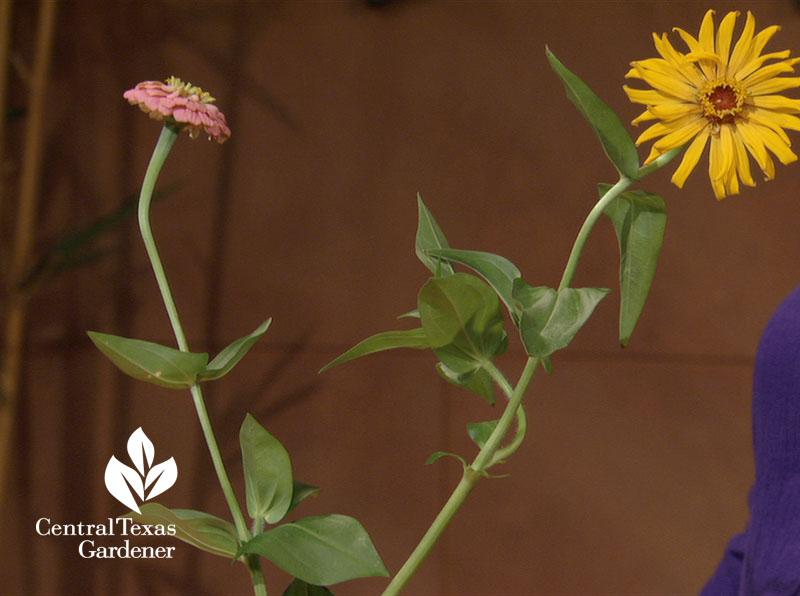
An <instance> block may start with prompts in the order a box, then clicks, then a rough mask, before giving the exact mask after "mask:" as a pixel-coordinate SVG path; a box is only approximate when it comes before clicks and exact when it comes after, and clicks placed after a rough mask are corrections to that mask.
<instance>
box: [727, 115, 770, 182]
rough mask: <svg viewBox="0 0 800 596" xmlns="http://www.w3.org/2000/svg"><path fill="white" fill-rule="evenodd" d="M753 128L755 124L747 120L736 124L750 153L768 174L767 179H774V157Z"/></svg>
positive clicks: (766, 174)
mask: <svg viewBox="0 0 800 596" xmlns="http://www.w3.org/2000/svg"><path fill="white" fill-rule="evenodd" d="M753 128H754V127H753V125H751V124H749V123H747V122H738V123H737V125H736V130H737V131H738V132H739V134H740V136H741V138H742V141H744V145H745V147H747V150H748V151H749V152H750V155H752V156H753V159H755V160H756V163H757V164H758V166H759V167H760V168H761V171H763V172H764V176H766V178H767V180H772V179H773V178H774V177H775V163H774V162H773V161H772V157H770V155H769V153H767V148H766V146H765V145H764V141H762V140H761V137H760V136H759V135H758V134H756V133H755V131H754V130H753Z"/></svg>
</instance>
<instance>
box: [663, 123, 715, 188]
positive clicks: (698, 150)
mask: <svg viewBox="0 0 800 596" xmlns="http://www.w3.org/2000/svg"><path fill="white" fill-rule="evenodd" d="M708 137H709V133H708V129H706V130H704V131H702V132H701V133H700V134H698V135H697V136H696V137H695V138H694V140H693V141H692V143H691V144H690V145H689V147H688V148H687V149H686V151H685V152H684V154H683V159H682V160H681V165H679V166H678V169H677V170H675V173H674V174H673V175H672V183H673V184H674V185H675V186H677V187H678V188H683V185H684V183H685V182H686V178H688V177H689V174H691V173H692V170H694V168H695V166H696V165H697V163H698V162H699V161H700V156H701V155H702V154H703V151H704V150H705V148H706V143H707V142H708Z"/></svg>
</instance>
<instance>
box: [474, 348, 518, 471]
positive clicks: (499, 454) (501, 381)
mask: <svg viewBox="0 0 800 596" xmlns="http://www.w3.org/2000/svg"><path fill="white" fill-rule="evenodd" d="M483 367H484V368H485V369H486V370H487V371H488V372H489V374H490V375H491V376H492V378H493V379H494V382H495V383H497V384H498V385H499V386H500V388H501V389H502V390H503V393H505V394H506V397H507V398H508V399H511V396H512V395H513V393H514V388H513V387H512V386H511V383H509V382H508V379H506V377H505V375H504V374H503V373H502V372H501V371H500V369H499V368H497V366H495V364H494V362H492V361H491V360H489V361H487V362H486V363H484V366H483ZM527 432H528V417H527V415H526V414H525V408H524V406H522V405H520V406H519V408H518V409H517V434H516V435H514V439H513V440H512V441H511V442H510V443H509V444H508V445H506V446H505V447H503V448H501V449H498V450H497V451H496V452H495V454H494V457H493V461H492V463H491V464H490V465H489V467H491V466H493V465H494V464H496V463H499V462H501V461H505V460H507V459H508V458H509V457H511V455H512V454H513V453H514V452H515V451H516V450H517V449H519V448H520V445H522V442H523V441H524V440H525V435H526V433H527Z"/></svg>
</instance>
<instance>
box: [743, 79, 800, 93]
mask: <svg viewBox="0 0 800 596" xmlns="http://www.w3.org/2000/svg"><path fill="white" fill-rule="evenodd" d="M795 87H800V77H775V78H774V79H770V80H768V81H764V82H763V83H759V84H758V85H752V86H750V85H748V87H747V92H748V93H750V94H751V95H766V94H767V93H778V92H779V91H786V90H787V89H794V88H795Z"/></svg>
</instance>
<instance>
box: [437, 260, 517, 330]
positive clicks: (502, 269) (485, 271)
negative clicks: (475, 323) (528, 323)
mask: <svg viewBox="0 0 800 596" xmlns="http://www.w3.org/2000/svg"><path fill="white" fill-rule="evenodd" d="M428 254H430V255H432V256H435V257H443V258H445V259H447V260H448V261H455V262H456V263H461V264H462V265H466V266H467V267H469V268H471V269H474V270H475V271H477V272H478V273H479V274H480V275H481V277H483V278H484V279H485V280H486V281H487V282H489V285H490V286H492V288H494V291H495V292H497V295H498V296H499V297H500V299H501V300H502V301H503V302H504V303H505V305H506V307H507V308H508V310H509V312H510V313H512V315H513V313H514V298H513V296H512V290H513V288H514V280H515V279H519V278H520V277H522V273H520V271H519V269H518V268H517V266H516V265H515V264H514V263H512V262H511V261H509V260H508V259H506V258H505V257H501V256H500V255H494V254H492V253H489V252H479V251H475V250H456V249H452V248H449V249H448V248H445V249H430V250H428Z"/></svg>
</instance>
